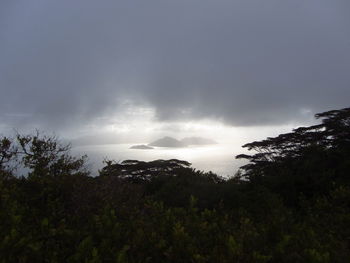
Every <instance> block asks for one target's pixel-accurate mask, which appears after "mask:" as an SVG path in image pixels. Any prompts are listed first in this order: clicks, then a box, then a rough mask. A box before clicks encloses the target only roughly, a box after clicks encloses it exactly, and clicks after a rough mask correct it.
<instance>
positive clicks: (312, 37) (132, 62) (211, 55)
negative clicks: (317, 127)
mask: <svg viewBox="0 0 350 263" xmlns="http://www.w3.org/2000/svg"><path fill="white" fill-rule="evenodd" d="M349 12H350V5H349V2H348V1H347V0H333V1H328V0H317V1H316V0H310V1H301V0H286V1H278V0H265V1H258V0H248V1H247V0H238V1H237V0H235V1H229V0H216V1H213V0H212V1H209V0H177V1H170V0H168V1H164V0H158V1H157V0H150V1H133V0H128V1H126V0H123V1H108V0H104V1H92V0H91V1H86V0H84V1H82V0H81V1H71V0H70V1H68V0H67V1H63V0H62V1H53V0H51V1H48V0H32V1H25V0H17V1H7V0H5V1H1V2H0V58H1V59H0V87H1V96H0V111H1V113H0V121H1V122H2V123H8V124H9V125H13V126H16V125H25V124H26V123H27V124H28V123H29V124H35V125H41V126H43V127H45V125H46V126H51V127H53V126H54V127H65V126H69V125H79V124H82V123H88V122H89V121H93V120H94V119H95V118H97V117H99V116H101V115H106V114H107V115H108V114H109V113H114V112H116V111H120V112H122V111H123V104H122V103H123V101H125V100H128V101H129V102H131V103H134V104H135V105H142V106H145V105H146V106H150V107H154V108H155V111H156V117H157V118H158V119H159V120H162V121H172V120H187V119H201V118H216V119H220V120H222V121H224V122H226V123H228V124H232V125H266V124H279V123H285V122H288V121H291V120H296V119H300V118H302V117H303V116H302V110H305V109H310V110H311V111H312V112H317V111H321V110H327V109H331V108H338V107H345V106H349V105H348V103H349V98H350V86H349V83H350V74H349V69H350V16H349V15H348V14H349Z"/></svg>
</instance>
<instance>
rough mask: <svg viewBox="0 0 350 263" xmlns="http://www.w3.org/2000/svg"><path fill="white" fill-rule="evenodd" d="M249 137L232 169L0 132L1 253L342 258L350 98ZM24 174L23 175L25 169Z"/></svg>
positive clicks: (44, 258)
mask: <svg viewBox="0 0 350 263" xmlns="http://www.w3.org/2000/svg"><path fill="white" fill-rule="evenodd" d="M316 118H318V119H320V122H321V123H320V124H319V125H315V126H311V127H302V128H298V129H295V130H294V131H293V132H291V133H287V134H281V135H279V136H277V137H274V138H267V139H266V140H263V141H257V142H252V143H249V144H246V145H244V147H246V148H248V149H249V150H253V153H252V155H239V156H237V158H245V159H247V160H248V161H249V162H248V164H247V165H245V166H243V167H242V168H241V169H240V171H239V172H238V173H237V174H236V176H234V177H232V178H230V179H224V178H221V177H219V176H217V175H216V174H213V173H210V172H209V173H204V172H201V171H196V170H194V169H192V168H191V167H190V164H189V163H187V162H186V161H180V160H157V161H153V162H141V161H137V160H128V161H124V162H122V163H114V162H113V161H106V162H105V167H104V168H103V169H102V170H101V171H100V172H99V176H97V177H92V176H90V175H89V171H88V169H86V167H85V157H81V158H76V157H72V156H71V155H70V154H69V146H64V145H62V144H60V143H59V141H58V140H57V138H54V137H50V136H44V135H41V134H39V133H37V134H34V135H16V136H15V137H14V138H6V137H3V138H1V139H0V222H1V224H0V262H90V263H92V262H120V263H122V262H129V263H133V262H140V263H141V262H152V263H153V262H154V263H156V262H181V263H183V262H276V263H277V262H278V263H280V262H290V263H295V262H303V263H304V262H308V263H321V262H322V263H323V262H332V263H333V262H335V263H336V262H349V259H350V227H349V226H350V174H349V172H350V108H347V109H342V110H334V111H329V112H325V113H321V114H317V115H316ZM22 173H25V176H21V174H22Z"/></svg>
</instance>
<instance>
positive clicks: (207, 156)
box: [72, 144, 246, 177]
mask: <svg viewBox="0 0 350 263" xmlns="http://www.w3.org/2000/svg"><path fill="white" fill-rule="evenodd" d="M131 146H132V144H104V145H86V146H78V147H74V148H73V149H72V153H73V154H75V155H82V154H86V155H87V156H88V160H89V161H88V163H89V166H90V169H91V171H92V173H93V175H97V173H98V169H101V168H102V167H103V162H102V161H103V160H104V159H108V160H114V161H116V162H121V161H123V160H127V159H133V160H140V161H152V160H157V159H180V160H185V161H188V162H190V163H192V167H193V168H195V169H197V170H201V171H205V172H208V171H212V172H214V173H216V174H218V175H220V176H224V177H229V176H233V175H234V174H235V173H236V172H237V170H238V168H239V167H240V166H242V165H243V164H244V163H245V161H243V160H237V159H235V156H236V155H238V154H241V153H244V152H246V151H245V150H244V149H242V148H241V147H240V146H237V145H235V144H215V145H200V146H189V147H185V148H166V147H157V148H154V149H149V150H141V149H130V147H131Z"/></svg>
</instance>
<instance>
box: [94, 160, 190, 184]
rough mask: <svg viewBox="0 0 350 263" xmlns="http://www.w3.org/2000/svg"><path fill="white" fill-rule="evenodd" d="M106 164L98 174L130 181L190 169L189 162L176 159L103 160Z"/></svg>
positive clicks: (143, 179) (174, 173) (148, 178)
mask: <svg viewBox="0 0 350 263" xmlns="http://www.w3.org/2000/svg"><path fill="white" fill-rule="evenodd" d="M105 163H106V166H105V167H103V168H102V170H101V171H100V175H102V176H104V175H108V176H117V177H119V178H122V179H129V180H132V181H140V180H141V181H145V180H150V179H152V178H155V177H157V176H160V175H162V176H167V175H171V176H173V175H176V173H177V172H179V171H180V170H183V169H190V168H189V167H190V166H191V164H190V163H189V162H186V161H181V160H177V159H171V160H155V161H150V162H144V161H138V160H125V161H123V162H121V163H113V161H105Z"/></svg>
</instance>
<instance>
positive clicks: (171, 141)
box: [148, 136, 217, 148]
mask: <svg viewBox="0 0 350 263" xmlns="http://www.w3.org/2000/svg"><path fill="white" fill-rule="evenodd" d="M211 144H217V142H216V141H214V140H212V139H207V138H202V137H186V138H183V139H182V140H177V139H175V138H172V137H169V136H166V137H163V138H161V139H158V140H156V141H153V142H151V143H149V144H148V145H149V146H154V147H170V148H181V147H187V146H190V145H211Z"/></svg>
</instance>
